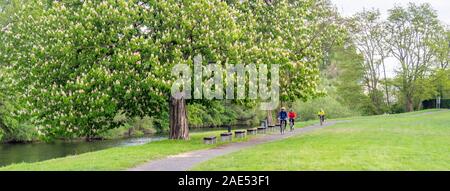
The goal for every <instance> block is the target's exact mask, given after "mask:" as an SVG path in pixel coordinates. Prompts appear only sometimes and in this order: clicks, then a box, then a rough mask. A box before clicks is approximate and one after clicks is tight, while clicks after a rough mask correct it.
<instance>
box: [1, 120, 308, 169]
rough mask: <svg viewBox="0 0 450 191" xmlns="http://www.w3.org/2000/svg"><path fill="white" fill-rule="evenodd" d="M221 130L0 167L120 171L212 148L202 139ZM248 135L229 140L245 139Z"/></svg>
mask: <svg viewBox="0 0 450 191" xmlns="http://www.w3.org/2000/svg"><path fill="white" fill-rule="evenodd" d="M312 123H315V121H308V122H301V123H299V124H298V125H299V127H302V126H306V125H310V124H312ZM221 132H224V131H223V130H218V131H209V132H198V133H192V134H191V140H189V141H177V140H163V141H156V142H150V143H147V144H144V145H139V146H129V147H116V148H110V149H105V150H100V151H95V152H90V153H84V154H80V155H73V156H68V157H63V158H56V159H52V160H46V161H41V162H34V163H18V164H13V165H8V166H5V167H1V168H0V171H5V170H124V169H128V168H131V167H134V166H136V165H138V164H141V163H144V162H147V161H151V160H154V159H158V158H162V157H165V156H169V155H175V154H179V153H183V152H188V151H193V150H200V149H207V148H213V147H216V146H219V145H222V144H223V143H220V142H219V143H218V144H215V145H205V144H203V140H202V138H203V137H205V136H208V135H216V136H217V137H218V138H219V139H220V136H219V134H220V133H221ZM258 136H260V135H258ZM248 139H249V138H248V137H246V138H244V139H240V140H237V139H233V142H237V141H247V140H248Z"/></svg>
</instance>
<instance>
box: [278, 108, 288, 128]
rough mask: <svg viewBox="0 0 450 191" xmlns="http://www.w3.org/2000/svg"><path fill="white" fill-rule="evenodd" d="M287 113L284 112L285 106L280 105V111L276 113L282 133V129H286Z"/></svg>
mask: <svg viewBox="0 0 450 191" xmlns="http://www.w3.org/2000/svg"><path fill="white" fill-rule="evenodd" d="M287 118H288V116H287V113H286V108H285V107H281V111H280V113H279V114H278V120H279V121H280V133H281V134H284V129H286V123H287Z"/></svg>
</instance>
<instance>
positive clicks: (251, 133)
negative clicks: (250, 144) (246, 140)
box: [247, 128, 258, 135]
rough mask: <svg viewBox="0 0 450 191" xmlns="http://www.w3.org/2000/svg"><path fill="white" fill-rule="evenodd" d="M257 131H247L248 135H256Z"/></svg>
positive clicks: (254, 129)
mask: <svg viewBox="0 0 450 191" xmlns="http://www.w3.org/2000/svg"><path fill="white" fill-rule="evenodd" d="M257 131H258V129H256V128H251V129H247V135H256V132H257Z"/></svg>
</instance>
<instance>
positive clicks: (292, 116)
mask: <svg viewBox="0 0 450 191" xmlns="http://www.w3.org/2000/svg"><path fill="white" fill-rule="evenodd" d="M296 117H297V114H296V113H295V112H294V111H292V109H290V110H289V113H288V118H289V123H290V125H291V131H292V130H294V122H295V118H296Z"/></svg>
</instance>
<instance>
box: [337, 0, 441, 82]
mask: <svg viewBox="0 0 450 191" xmlns="http://www.w3.org/2000/svg"><path fill="white" fill-rule="evenodd" d="M331 1H332V2H333V3H334V4H335V5H336V7H337V8H338V10H339V12H340V13H341V14H342V15H344V16H351V15H353V14H355V13H356V12H359V11H362V10H363V9H364V8H365V9H371V8H376V9H379V10H380V12H381V14H382V15H383V17H384V18H386V17H387V10H389V9H391V8H393V7H394V6H395V5H400V6H406V5H407V4H408V3H409V2H414V3H430V4H431V6H432V7H433V8H434V9H435V10H436V11H437V13H438V17H439V20H441V21H442V22H443V23H445V24H447V25H450V0H331ZM397 63H398V62H397V60H396V59H394V58H388V59H387V60H386V65H387V72H388V75H389V76H390V77H393V76H394V75H395V72H394V70H395V68H396V67H398V66H399V65H398V64H397Z"/></svg>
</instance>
